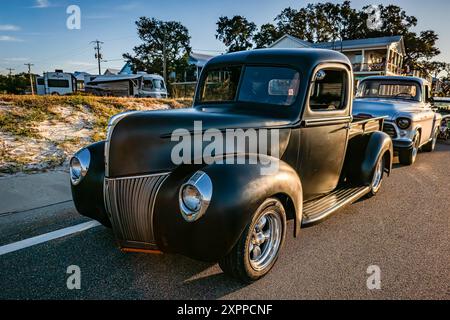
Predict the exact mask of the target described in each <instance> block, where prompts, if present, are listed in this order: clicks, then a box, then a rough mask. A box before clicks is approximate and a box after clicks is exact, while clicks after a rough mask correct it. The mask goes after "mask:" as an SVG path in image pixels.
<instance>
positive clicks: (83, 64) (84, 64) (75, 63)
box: [67, 61, 96, 67]
mask: <svg viewBox="0 0 450 320" xmlns="http://www.w3.org/2000/svg"><path fill="white" fill-rule="evenodd" d="M67 64H69V65H71V66H79V67H92V66H96V64H95V63H92V62H85V61H67Z"/></svg>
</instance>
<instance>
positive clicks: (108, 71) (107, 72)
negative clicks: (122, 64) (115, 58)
mask: <svg viewBox="0 0 450 320" xmlns="http://www.w3.org/2000/svg"><path fill="white" fill-rule="evenodd" d="M119 72H120V70H118V69H112V68H108V69H106V71H105V73H104V75H108V74H118V73H119Z"/></svg>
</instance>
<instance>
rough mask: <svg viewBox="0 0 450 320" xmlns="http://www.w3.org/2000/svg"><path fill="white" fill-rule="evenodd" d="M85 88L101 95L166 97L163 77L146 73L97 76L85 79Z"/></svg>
mask: <svg viewBox="0 0 450 320" xmlns="http://www.w3.org/2000/svg"><path fill="white" fill-rule="evenodd" d="M85 90H86V92H89V93H93V94H96V95H102V96H121V97H143V98H147V97H148V98H167V88H166V84H165V82H164V79H163V77H161V76H159V75H156V74H146V73H138V74H118V75H102V76H97V77H95V78H94V79H92V78H91V79H89V81H87V80H86V87H85Z"/></svg>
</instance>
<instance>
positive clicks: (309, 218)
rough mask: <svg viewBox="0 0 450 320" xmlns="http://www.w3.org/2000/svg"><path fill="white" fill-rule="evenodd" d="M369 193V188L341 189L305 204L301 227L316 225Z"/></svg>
mask: <svg viewBox="0 0 450 320" xmlns="http://www.w3.org/2000/svg"><path fill="white" fill-rule="evenodd" d="M369 192H370V187H341V188H338V189H336V190H335V191H333V192H332V193H330V194H328V195H326V196H323V197H321V198H318V199H315V200H311V201H308V202H305V203H304V204H303V221H302V225H303V226H309V225H313V224H316V223H318V222H320V221H322V220H323V219H325V218H326V217H328V216H329V215H331V214H332V213H334V212H336V211H337V210H339V209H341V208H342V207H344V206H346V205H348V204H351V203H353V202H355V201H357V200H358V199H360V198H362V197H364V196H365V195H366V194H368V193H369Z"/></svg>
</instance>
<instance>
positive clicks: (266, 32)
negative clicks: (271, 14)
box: [253, 23, 283, 48]
mask: <svg viewBox="0 0 450 320" xmlns="http://www.w3.org/2000/svg"><path fill="white" fill-rule="evenodd" d="M282 35H283V34H282V33H281V32H280V31H279V30H278V29H277V28H276V27H275V26H274V25H273V24H271V23H266V24H263V25H262V26H261V28H260V29H259V32H258V33H256V34H255V35H254V36H253V41H254V42H255V45H256V48H264V47H266V46H267V45H269V44H271V43H274V42H275V41H276V40H278V39H279V38H281V36H282Z"/></svg>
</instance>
